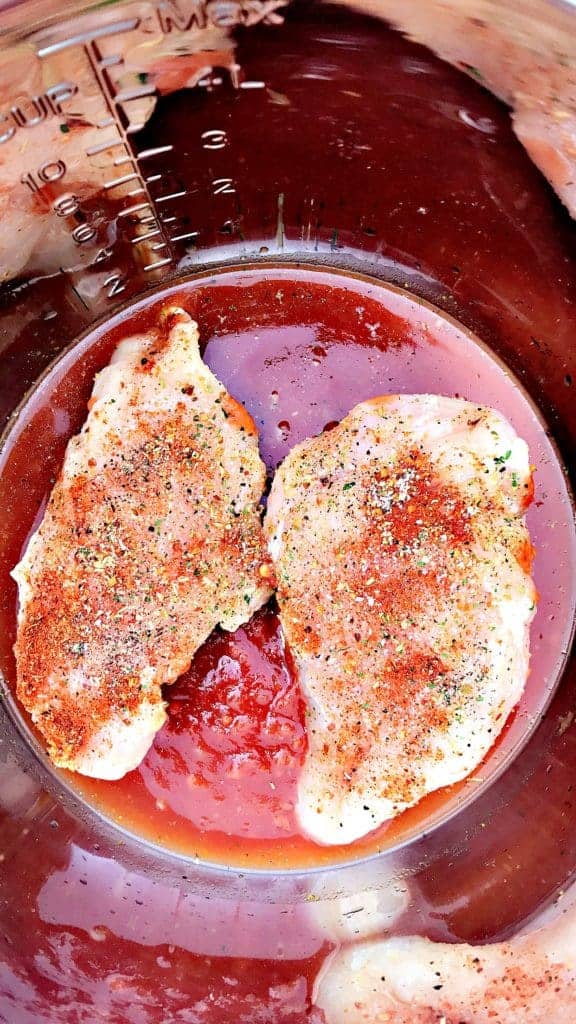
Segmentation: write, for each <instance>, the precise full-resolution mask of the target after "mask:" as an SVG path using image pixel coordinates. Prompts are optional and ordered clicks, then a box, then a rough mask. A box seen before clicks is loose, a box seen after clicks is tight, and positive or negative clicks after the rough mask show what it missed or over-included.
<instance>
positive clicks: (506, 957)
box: [314, 907, 576, 1024]
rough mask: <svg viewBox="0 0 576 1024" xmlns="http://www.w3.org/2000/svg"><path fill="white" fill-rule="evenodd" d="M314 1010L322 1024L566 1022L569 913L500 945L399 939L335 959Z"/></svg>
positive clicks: (572, 939)
mask: <svg viewBox="0 0 576 1024" xmlns="http://www.w3.org/2000/svg"><path fill="white" fill-rule="evenodd" d="M314 1002H315V1005H317V1006H319V1007H320V1008H321V1009H322V1010H323V1011H324V1014H325V1019H326V1024H442V1022H444V1024H520V1022H521V1024H546V1022H548V1021H550V1022H553V1024H573V1021H574V1006H575V1005H576V911H575V908H574V907H571V908H570V909H569V910H568V911H567V913H566V916H565V917H560V918H558V919H557V920H556V921H555V922H554V923H552V924H549V925H547V926H546V927H542V928H538V929H537V930H535V931H532V932H530V933H529V934H526V935H521V936H517V937H515V938H513V939H511V940H510V941H508V942H498V943H494V944H492V945H483V946H470V945H467V944H466V943H454V944H448V943H443V942H431V941H430V940H429V939H423V938H419V937H417V936H402V937H398V938H396V937H395V938H391V939H385V940H380V941H376V942H366V943H361V944H359V945H357V946H355V947H354V946H352V947H349V948H348V949H344V950H342V951H341V952H338V953H335V954H333V955H332V956H330V957H329V958H328V960H327V961H326V963H325V964H324V966H323V967H322V968H321V970H320V974H319V976H318V979H317V981H316V985H315V994H314Z"/></svg>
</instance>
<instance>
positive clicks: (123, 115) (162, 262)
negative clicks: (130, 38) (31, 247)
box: [85, 40, 175, 273]
mask: <svg viewBox="0 0 576 1024" xmlns="http://www.w3.org/2000/svg"><path fill="white" fill-rule="evenodd" d="M85 52H86V55H87V57H88V60H89V62H90V66H91V68H92V71H93V74H94V77H95V79H96V81H97V83H98V85H99V86H100V89H101V92H102V96H103V99H104V101H105V103H106V106H107V108H108V110H109V112H110V114H111V116H112V117H113V119H114V121H115V124H116V130H117V132H118V134H119V136H120V140H121V142H122V143H123V146H124V151H125V154H126V159H125V160H124V161H123V162H124V163H128V164H130V165H131V167H132V171H131V172H129V173H127V174H124V175H121V176H120V178H118V179H116V180H115V181H112V182H111V183H109V189H108V190H109V192H113V191H114V190H115V189H123V188H124V186H125V185H126V184H127V183H128V182H136V183H137V188H136V189H135V190H134V193H135V194H140V195H143V196H144V197H145V199H144V201H143V202H141V203H135V204H132V205H130V206H128V207H125V208H124V209H123V210H121V211H120V212H119V214H118V217H119V218H122V219H128V220H129V223H132V218H134V222H133V223H134V235H132V237H131V239H130V240H131V241H132V242H134V241H135V239H137V238H139V237H141V234H142V231H141V228H142V217H140V216H139V214H141V213H145V214H146V217H147V220H148V217H151V218H153V219H154V228H155V229H156V230H158V233H159V235H160V237H161V239H162V241H163V242H164V246H163V248H167V249H169V248H170V246H171V239H170V236H169V235H168V233H167V232H166V231H165V230H164V228H163V225H162V221H161V218H160V217H159V216H158V215H157V214H156V213H155V203H156V202H158V200H155V199H154V197H153V196H152V193H151V192H150V190H149V187H148V183H147V181H146V178H145V176H144V175H143V174H142V171H141V170H140V166H139V163H138V152H137V150H136V149H135V148H134V147H133V146H132V144H131V142H130V138H129V137H130V135H132V134H135V130H136V129H138V130H139V128H140V123H139V122H138V124H133V123H132V122H131V118H130V114H129V112H128V111H127V109H126V108H127V107H129V105H130V104H131V103H133V102H135V101H137V100H139V99H141V98H142V97H143V96H152V95H153V94H154V93H155V89H154V88H153V87H151V86H141V87H139V88H135V89H125V88H121V87H120V88H117V85H116V82H115V81H114V79H113V77H112V75H111V74H110V70H111V69H112V68H114V69H118V68H121V67H122V66H123V58H122V56H121V55H120V54H112V55H110V54H108V55H106V54H103V53H101V51H100V48H99V46H98V43H97V42H96V41H94V40H93V41H92V42H90V43H88V44H87V45H86V47H85ZM134 193H133V194H134ZM145 233H147V232H145ZM135 251H139V249H135ZM150 257H151V258H149V260H148V262H147V263H146V265H145V266H144V267H143V270H144V272H145V273H150V272H151V271H152V270H154V268H155V266H156V267H158V268H159V267H164V266H166V264H167V262H171V261H173V260H174V259H175V256H174V254H173V253H171V255H170V256H169V257H167V258H162V259H156V258H154V257H155V252H154V250H153V249H152V250H151V251H150Z"/></svg>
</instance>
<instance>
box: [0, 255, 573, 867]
mask: <svg viewBox="0 0 576 1024" xmlns="http://www.w3.org/2000/svg"><path fill="white" fill-rule="evenodd" d="M167 295H170V297H171V301H173V300H174V299H176V300H177V302H178V303H179V304H181V305H183V306H184V307H185V308H186V309H188V311H189V312H190V313H191V314H192V315H193V316H194V317H195V318H196V319H197V320H198V323H199V327H200V334H201V339H202V344H203V346H204V357H205V359H206V361H207V363H208V364H209V365H210V367H211V368H212V369H213V371H214V372H215V373H216V374H217V376H218V377H219V378H220V379H221V380H222V382H223V383H224V384H225V386H226V388H227V389H228V390H229V391H230V392H231V394H233V395H234V397H236V398H237V399H239V400H240V401H242V402H243V403H244V404H245V406H246V407H247V409H248V410H249V412H250V413H251V414H252V416H253V417H254V419H255V421H256V424H257V426H258V428H259V431H260V444H261V451H262V455H263V457H264V459H265V461H266V464H267V466H268V469H269V471H270V472H273V470H274V467H275V466H276V465H277V464H278V462H279V461H280V460H281V459H282V458H284V456H285V455H286V454H287V452H288V451H289V450H290V449H291V447H292V446H293V445H294V444H295V443H297V442H298V441H300V440H303V439H304V438H306V437H310V436H312V435H314V434H317V433H319V432H320V431H322V430H323V429H326V428H329V427H330V426H331V425H332V424H333V423H335V422H337V421H338V420H339V419H340V418H341V417H342V416H343V415H345V414H346V413H347V412H348V411H349V410H350V409H351V408H352V407H353V406H354V405H355V404H356V403H357V402H359V401H361V400H364V399H366V398H370V397H375V396H377V395H381V394H385V393H396V392H404V393H411V392H433V393H440V394H447V395H456V396H461V397H464V398H467V399H471V400H473V401H478V402H482V403H483V404H487V405H492V406H494V407H495V408H496V409H499V410H500V411H501V412H502V413H503V414H504V415H505V416H506V417H507V418H508V419H510V421H511V422H512V424H513V425H514V427H515V428H516V430H517V432H518V433H519V434H520V435H521V436H522V437H524V438H525V440H526V441H527V442H528V444H529V447H530V452H531V458H532V460H533V462H534V464H535V467H536V472H535V479H536V501H535V505H534V507H533V509H532V510H531V511H530V512H529V527H530V532H531V536H532V539H533V542H534V544H535V546H536V549H537V553H538V554H537V560H536V564H535V579H536V585H537V588H538V590H539V592H540V605H539V611H538V615H537V618H536V619H535V622H534V625H533V631H532V670H531V675H530V679H529V682H528V685H527V688H526V692H525V695H524V697H523V699H522V701H521V704H520V706H519V708H518V710H517V712H516V713H515V715H514V716H513V717H512V719H511V720H510V721H509V723H508V728H507V730H506V732H505V735H504V736H503V737H501V738H500V740H499V742H498V743H497V744H496V746H495V748H494V749H493V751H492V752H491V754H490V755H489V756H488V758H487V760H486V762H485V763H484V764H483V765H482V766H480V768H479V769H478V770H477V771H476V772H475V773H474V774H473V776H471V777H470V779H469V780H467V781H466V782H465V783H463V784H460V785H458V786H454V787H451V788H449V789H447V790H445V791H438V792H436V793H434V794H432V795H431V796H430V797H428V798H426V799H425V800H423V801H422V802H421V803H420V804H419V805H418V806H417V807H416V808H413V809H411V810H410V811H407V812H406V813H404V814H403V815H401V816H400V817H399V818H397V819H395V820H394V821H391V822H387V823H385V824H384V825H383V826H382V827H381V828H380V829H378V830H377V831H376V832H375V833H373V834H372V835H371V836H369V837H367V838H365V839H363V840H361V841H359V842H357V843H355V844H353V846H352V847H332V848H325V847H321V846H318V845H316V844H314V843H313V842H312V841H310V840H308V839H306V838H305V837H304V836H302V835H301V834H300V833H299V831H298V828H297V824H296V819H295V814H294V805H295V801H296V785H297V779H298V772H299V768H300V765H301V763H302V759H303V755H304V751H305V715H304V701H303V698H302V695H301V693H300V691H299V687H298V683H297V679H296V678H295V676H294V672H293V668H292V665H291V662H290V659H289V656H288V655H287V654H286V652H285V651H284V648H283V644H282V640H281V634H280V629H279V623H278V619H277V617H276V614H275V611H274V608H273V607H271V608H269V609H267V610H265V611H263V612H261V613H260V614H259V615H257V616H256V617H255V618H254V620H253V621H252V622H251V623H250V624H249V625H247V626H246V627H244V628H242V629H241V630H239V631H238V632H237V633H236V634H234V635H230V634H226V633H224V632H221V631H218V632H217V633H216V634H214V635H213V636H212V637H211V638H210V639H209V641H208V642H207V643H206V644H205V645H204V647H203V648H202V649H201V651H200V652H199V653H198V654H197V656H196V658H195V660H194V662H193V665H192V668H191V670H190V671H189V672H188V673H187V674H186V675H185V676H184V677H182V678H181V680H180V681H179V682H178V683H177V684H176V685H175V686H174V687H173V688H171V689H168V690H167V691H166V696H167V699H168V701H169V720H168V723H167V724H166V726H165V727H164V728H163V729H162V730H161V732H160V733H159V734H158V736H157V737H156V740H155V742H154V745H153V747H152V749H151V750H150V752H149V754H148V755H147V757H146V758H145V760H144V762H143V763H142V765H141V766H140V767H139V768H138V769H137V770H136V771H135V772H132V773H131V774H130V775H129V776H126V777H125V778H124V779H123V780H120V781H119V782H117V783H107V782H106V783H105V782H100V781H95V780H87V779H83V778H82V777H80V776H76V777H74V778H70V780H69V781H70V783H71V785H72V786H73V787H74V788H75V789H77V790H78V791H80V792H81V793H83V794H84V795H85V796H86V798H87V799H88V800H90V801H91V802H93V803H95V804H96V805H97V806H98V807H99V808H100V809H101V810H102V811H103V812H104V813H106V814H108V815H110V816H112V817H113V818H114V819H115V820H117V821H119V822H120V823H121V824H122V825H124V826H125V827H126V828H127V829H129V830H130V831H136V832H139V833H140V834H142V835H144V836H145V837H147V838H149V839H151V840H152V841H154V842H157V843H160V844H162V845H167V846H170V847H172V848H174V849H178V850H181V851H183V852H186V853H188V854H191V855H193V856H195V857H198V858H200V859H207V860H210V861H216V862H223V863H227V864H231V863H232V864H242V865H247V866H252V867H268V866H272V865H273V866H276V867H282V868H291V867H296V866H302V865H319V864H322V863H330V862H332V861H338V860H345V859H349V858H350V857H351V856H352V857H358V856H362V855H366V854H367V853H371V852H374V851H375V850H380V849H383V848H386V847H389V846H390V845H392V844H395V843H398V842H402V841H403V840H405V839H407V838H409V837H410V836H412V835H414V834H416V833H417V832H418V831H419V830H421V829H422V828H423V827H424V826H426V827H429V826H430V824H431V823H432V822H434V821H437V820H438V819H439V817H440V816H442V815H444V814H446V813H448V812H450V811H451V810H453V809H454V808H455V807H456V806H457V805H458V804H459V803H460V802H461V801H462V800H465V799H469V798H470V797H471V796H472V795H473V794H474V792H475V789H476V790H477V789H478V786H479V785H481V783H482V782H483V781H484V780H485V779H486V778H487V777H489V776H490V775H491V774H493V772H494V771H496V770H497V769H498V767H499V766H500V765H501V764H502V763H503V762H504V760H505V759H506V758H508V757H509V756H510V753H511V751H512V750H513V749H514V747H515V746H516V745H517V744H518V743H519V742H520V741H521V739H522V738H523V737H524V736H525V735H526V733H527V732H528V731H529V730H530V728H531V726H532V724H533V723H534V721H535V720H536V718H537V716H538V713H539V711H541V710H542V708H543V707H544V705H545V704H546V701H547V699H548V697H549V695H550V692H551V688H552V687H553V685H554V682H555V679H556V675H557V669H558V666H559V664H560V662H561V659H562V654H561V652H562V638H563V630H565V628H566V616H567V606H566V603H565V602H566V600H568V599H569V594H570V588H569V586H568V578H567V575H566V574H567V573H568V572H569V547H570V543H571V541H572V534H571V532H570V528H569V522H570V520H569V505H568V502H567V495H566V490H565V486H564V481H563V477H562V472H561V469H560V467H559V465H558V463H557V461H556V459H555V456H554V453H553V450H552V448H551V445H550V443H549V441H548V439H547V438H546V435H545V432H544V430H543V428H542V425H541V423H540V422H539V420H538V418H537V416H536V414H535V412H534V410H533V409H532V407H531V406H530V404H529V402H528V401H527V399H526V398H525V396H524V394H523V393H522V391H521V390H520V389H519V387H518V386H517V384H516V382H515V381H514V379H513V378H511V377H510V376H509V374H507V373H506V372H505V371H504V369H503V368H502V367H501V366H500V364H498V363H497V362H495V361H494V359H493V358H492V357H490V356H489V355H488V353H487V352H486V350H485V349H483V348H482V347H480V346H479V345H478V344H476V343H475V342H474V340H472V339H471V338H470V337H469V336H468V335H467V334H466V333H465V332H464V331H463V330H462V329H460V328H459V327H458V326H457V325H456V324H455V323H453V322H451V321H449V320H447V319H445V318H443V317H440V316H439V315H438V314H437V313H436V312H435V311H434V310H432V309H431V308H429V307H427V306H425V305H422V304H419V303H417V302H415V301H413V300H412V299H411V298H410V297H409V296H408V295H406V294H403V293H402V292H400V291H396V290H393V289H386V288H383V287H381V286H380V285H378V284H377V283H375V282H371V281H370V280H369V279H362V278H359V277H353V276H350V275H343V274H338V273H328V272H323V271H318V270H314V269H312V268H301V269H296V268H288V267H276V268H272V267H270V268H269V269H262V268H260V269H257V268H254V269H246V270H242V271H237V272H234V271H227V272H226V273H221V274H213V275H212V276H206V277H203V278H196V279H195V280H192V281H190V282H189V283H188V284H186V285H181V286H179V287H178V288H176V289H172V290H171V291H167V292H165V293H164V298H163V299H160V298H159V297H158V296H157V295H156V296H154V297H153V298H152V299H151V300H149V301H148V302H144V303H141V304H140V305H139V306H137V307H134V309H133V310H132V311H130V310H128V311H127V312H126V313H125V314H122V315H120V316H118V317H117V318H116V320H115V321H113V322H111V323H110V324H108V325H105V326H104V328H103V329H101V330H100V331H97V332H95V333H94V334H92V335H89V336H88V337H86V338H85V340H84V341H83V342H82V343H81V344H80V345H79V346H77V348H75V349H73V350H72V351H71V352H70V353H68V355H67V356H65V357H64V358H63V360H62V361H61V362H60V363H59V364H57V365H56V367H55V368H54V370H53V371H52V372H51V373H50V374H49V375H48V377H47V378H46V379H45V380H44V381H43V383H42V384H41V385H40V387H39V388H38V389H37V391H36V392H35V393H34V395H33V397H32V398H31V400H30V402H29V403H28V405H27V406H26V409H25V410H24V411H23V412H22V414H21V416H20V420H19V423H18V427H17V429H16V430H15V431H14V432H13V434H12V436H11V442H10V445H9V447H8V449H7V451H6V457H5V458H6V461H5V468H4V472H3V476H2V483H3V487H4V496H5V497H6V498H7V500H8V503H9V505H10V508H11V509H12V512H13V520H12V528H13V529H14V530H15V536H18V538H19V544H20V550H21V548H22V546H23V543H24V542H25V539H26V536H27V535H28V534H29V532H30V531H31V530H32V529H33V528H35V525H37V523H38V521H39V517H40V515H41V512H42V510H43V508H44V507H45V502H46V500H47V498H48V495H49V492H50V487H51V482H52V481H53V479H54V475H55V473H57V471H58V468H59V465H60V463H61V460H62V456H63V452H64V449H65V445H66V442H67V440H68V439H69V437H70V436H72V434H73V433H75V432H76V431H77V429H78V428H79V426H80V425H81V423H82V422H83V419H84V416H85V408H86V401H87V398H88V396H89V393H90V390H91V386H92V380H93V375H94V372H96V371H97V370H98V369H99V368H100V367H102V366H103V365H105V364H106V363H107V362H108V360H109V358H110V355H111V353H112V351H113V349H114V347H115V345H116V344H117V343H118V341H119V340H120V338H122V337H124V336H126V334H129V333H131V332H133V331H135V330H137V329H139V328H145V327H146V325H147V323H148V322H149V321H150V320H151V318H152V317H153V316H154V311H155V310H156V309H157V307H158V305H159V303H160V302H162V301H166V299H165V297H166V296H167ZM8 496H9V497H8ZM23 508H24V509H25V514H23V512H22V510H23ZM552 529H554V535H553V542H554V557H553V558H550V557H549V555H547V552H548V551H549V550H550V544H551V531H552ZM17 547H18V545H17V543H16V542H15V547H14V550H15V552H16V557H17V556H18V554H19V550H18V551H17V550H16V549H17ZM14 560H16V558H15V559H14ZM7 585H8V586H10V587H11V589H12V593H13V595H14V589H15V588H14V587H13V584H12V583H8V582H7ZM15 611H16V607H15V602H13V603H12V605H11V608H10V610H9V615H8V617H7V622H6V625H7V627H8V634H9V635H10V634H12V635H13V632H14V621H15ZM556 624H557V625H556ZM544 636H546V642H545V643H543V642H542V641H543V638H544ZM4 653H5V654H6V655H8V653H9V652H8V651H5V652H4ZM12 681H13V680H12Z"/></svg>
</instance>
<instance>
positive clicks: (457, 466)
mask: <svg viewBox="0 0 576 1024" xmlns="http://www.w3.org/2000/svg"><path fill="white" fill-rule="evenodd" d="M532 492H533V485H532V477H531V470H530V466H529V463H528V449H527V446H526V444H525V442H524V441H522V440H521V439H519V438H518V437H517V436H516V434H515V432H514V430H513V429H512V427H511V426H510V425H509V424H508V423H507V422H506V421H505V420H504V419H503V417H502V416H500V415H499V414H498V413H496V412H494V411H493V410H491V409H487V408H484V407H481V406H477V405H474V404H472V403H468V402H465V401H461V400H457V399H451V398H442V397H438V396H432V395H414V396H387V397H384V398H378V399H373V400H371V401H367V402H363V403H361V404H360V405H358V406H356V408H355V409H354V410H353V411H352V412H351V413H350V414H349V415H348V416H347V417H346V418H345V419H344V420H343V421H342V422H341V423H340V424H339V426H337V427H336V428H334V429H333V430H331V431H328V432H327V433H324V434H322V435H321V436H319V437H317V438H314V439H312V440H310V441H305V442H304V443H303V444H300V445H298V446H297V447H296V448H295V449H293V451H292V452H291V453H290V454H289V455H288V457H287V458H286V460H285V461H284V463H283V464H282V466H281V467H280V469H279V470H278V471H277V474H276V477H275V480H274V483H273V486H272V491H271V495H270V499H269V502H268V510H267V515H266V520H265V530H266V533H267V536H268V540H269V547H270V552H271V554H272V556H273V559H274V562H275V568H276V575H277V580H278V602H279V607H280V613H281V618H282V625H283V630H284V634H285V637H286V640H287V642H288V644H289V646H290V649H291V651H292V654H293V656H294V658H295V661H296V665H297V667H298V671H299V675H300V681H301V685H302V687H303V689H304V693H305V695H306V697H307V699H308V707H307V719H306V722H307V732H308V752H307V755H306V760H305V763H304V767H303V770H302V774H301V777H300V781H299V792H298V802H297V813H298V818H299V822H300V826H301V828H302V829H303V831H304V832H305V833H307V834H308V835H309V836H311V837H312V838H313V839H315V840H316V841H317V842H320V843H326V844H336V843H349V842H352V841H353V840H355V839H357V838H359V837H360V836H363V835H365V834H366V833H368V832H370V831H371V830H373V829H374V828H376V827H377V826H378V825H380V824H381V823H382V822H383V821H385V820H387V819H389V818H391V817H393V816H395V815H397V814H399V813H400V812H401V811H403V810H404V809H405V808H407V807H410V806H411V805H413V804H415V803H416V802H417V801H419V800H420V799H421V798H422V797H423V796H425V795H426V794H427V793H429V792H431V791H433V790H435V789H437V788H439V787H442V786H447V785H450V784H452V783H454V782H456V781H458V780H460V779H462V778H464V777H465V776H466V775H468V774H469V773H470V772H471V771H472V770H473V769H474V768H475V767H476V766H477V765H478V764H479V762H480V761H481V760H482V758H483V757H484V755H485V754H486V752H487V751H488V750H489V749H490V747H491V746H492V745H493V743H494V741H495V739H496V738H497V736H498V734H499V733H500V732H501V730H502V728H503V726H504V724H505V722H506V719H507V718H508V716H509V714H510V712H511V711H512V709H513V708H514V707H515V705H516V704H517V703H518V700H519V699H520V696H521V694H522V691H523V688H524V684H525V682H526V677H527V673H528V656H529V635H528V634H529V625H530V621H531V619H532V616H533V613H534V609H535V603H536V593H535V590H534V586H533V583H532V580H531V578H530V568H531V562H532V556H533V550H532V547H531V544H530V541H529V537H528V532H527V529H526V526H525V523H524V519H523V515H522V513H523V511H524V509H525V508H526V507H527V505H528V504H529V502H530V500H531V497H532Z"/></svg>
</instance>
